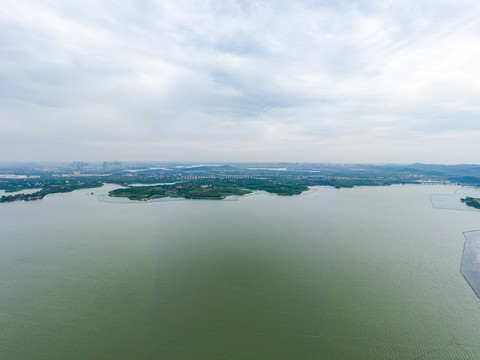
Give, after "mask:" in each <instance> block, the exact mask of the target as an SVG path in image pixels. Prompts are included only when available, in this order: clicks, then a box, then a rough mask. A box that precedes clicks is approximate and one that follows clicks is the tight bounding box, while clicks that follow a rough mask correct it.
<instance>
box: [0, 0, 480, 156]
mask: <svg viewBox="0 0 480 360" xmlns="http://www.w3.org/2000/svg"><path fill="white" fill-rule="evenodd" d="M479 18H480V2H479V1H478V0H457V1H445V0H435V1H426V0H425V1H423V0H403V1H397V0H395V1H392V0H378V1H377V0H371V1H366V0H365V1H363V0H358V1H342V0H339V1H333V0H332V1H322V0H317V1H310V0H297V1H284V0H276V1H268V0H259V1H248V0H218V1H217V0H203V1H193V0H192V1H189V0H175V1H173V0H171V1H170V0H164V1H153V0H152V1H150V0H134V1H133V0H132V1H130V0H116V1H103V0H82V1H78V0H75V1H72V0H61V1H60V0H56V1H54V0H32V1H28V0H15V1H2V2H0V161H47V160H52V161H73V160H84V161H104V160H108V161H111V160H121V161H129V160H131V161H134V160H145V161H150V160H152V161H201V162H205V161H210V162H238V161H247V162H251V161H258V162H280V161H290V162H343V163H413V162H425V163H446V164H450V163H480V155H479V154H480V21H478V19H479Z"/></svg>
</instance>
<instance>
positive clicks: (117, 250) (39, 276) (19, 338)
mask: <svg viewBox="0 0 480 360" xmlns="http://www.w3.org/2000/svg"><path fill="white" fill-rule="evenodd" d="M108 190H109V189H108V188H106V189H103V188H102V189H92V190H78V191H75V192H73V193H70V194H55V195H52V196H50V197H48V198H46V199H43V200H41V201H37V202H30V203H23V202H16V203H9V204H1V205H2V206H0V218H1V219H2V221H3V226H2V236H1V237H0V274H1V275H0V289H2V291H1V292H0V349H1V351H2V359H49V360H50V359H89V358H92V359H131V358H135V359H152V358H159V359H216V358H217V359H322V358H326V359H386V358H388V359H418V358H422V359H455V358H462V359H478V358H479V357H480V348H479V345H478V344H479V343H480V327H479V326H478V324H479V323H480V310H479V309H480V308H479V306H478V305H479V299H478V298H477V297H476V296H475V294H473V292H472V291H471V289H470V287H469V286H468V284H467V283H466V282H465V281H464V279H463V277H462V275H461V274H460V272H459V263H460V259H461V256H462V249H463V236H462V231H465V230H468V229H474V228H475V227H478V224H479V220H480V218H479V214H478V213H477V212H448V211H441V210H437V209H434V208H432V207H431V204H430V194H432V193H435V194H439V193H440V194H442V193H443V194H449V193H451V188H450V187H442V186H435V187H429V186H392V187H375V188H354V189H333V188H324V187H318V188H315V191H312V192H310V193H309V195H308V196H298V197H278V196H274V195H269V194H266V193H256V195H255V196H249V197H244V198H242V199H241V201H230V202H229V201H201V200H197V201H177V202H146V203H144V202H143V203H137V202H131V203H129V205H128V206H120V205H117V204H112V203H108V202H102V201H97V196H101V195H102V194H103V195H105V191H108ZM92 191H93V192H94V195H91V192H92ZM3 205H4V206H3Z"/></svg>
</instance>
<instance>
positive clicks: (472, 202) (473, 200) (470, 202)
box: [460, 196, 480, 209]
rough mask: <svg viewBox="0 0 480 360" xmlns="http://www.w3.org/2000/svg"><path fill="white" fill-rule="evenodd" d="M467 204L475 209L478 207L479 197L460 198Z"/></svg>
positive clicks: (479, 203) (479, 206)
mask: <svg viewBox="0 0 480 360" xmlns="http://www.w3.org/2000/svg"><path fill="white" fill-rule="evenodd" d="M460 200H461V202H463V203H464V204H465V205H467V206H471V207H474V208H475V209H480V199H479V198H472V197H468V196H467V197H466V198H465V199H460Z"/></svg>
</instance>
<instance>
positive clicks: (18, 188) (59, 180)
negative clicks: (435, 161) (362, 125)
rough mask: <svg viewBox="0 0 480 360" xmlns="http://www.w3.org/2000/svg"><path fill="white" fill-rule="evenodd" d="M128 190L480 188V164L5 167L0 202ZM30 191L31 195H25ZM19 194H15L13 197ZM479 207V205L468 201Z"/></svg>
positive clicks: (150, 193) (183, 194)
mask: <svg viewBox="0 0 480 360" xmlns="http://www.w3.org/2000/svg"><path fill="white" fill-rule="evenodd" d="M104 183H111V184H117V185H120V186H122V187H123V188H120V189H116V190H113V191H111V192H110V193H109V195H110V196H112V197H125V198H128V199H131V200H150V199H156V198H162V197H177V198H186V199H212V200H221V199H224V198H225V197H227V196H231V195H237V196H242V195H245V194H248V193H251V192H252V191H258V190H260V191H266V192H269V193H272V194H277V195H279V196H292V195H298V194H301V193H302V192H304V191H307V190H308V189H309V187H311V186H332V187H335V188H348V187H354V186H384V185H392V184H466V185H470V186H472V185H473V186H478V185H480V166H478V165H425V164H412V165H371V164H349V165H348V164H321V163H318V164H317V163H231V164H206V165H205V164H196V163H121V162H103V163H94V164H88V163H85V162H83V161H80V162H73V163H69V164H66V163H60V164H51V163H45V164H37V163H32V164H3V165H2V164H0V190H4V191H5V193H4V194H2V196H0V202H12V201H17V200H25V201H30V200H39V199H42V198H44V197H45V196H46V195H48V194H54V193H64V192H70V191H73V190H77V189H86V188H96V187H100V186H102V184H104ZM35 189H38V190H37V191H34V190H35ZM24 190H29V191H28V192H30V193H22V191H24ZM9 193H14V194H9ZM465 203H466V204H467V205H469V206H474V207H476V206H475V205H474V204H477V206H478V202H476V201H475V199H473V200H469V199H466V200H465Z"/></svg>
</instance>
